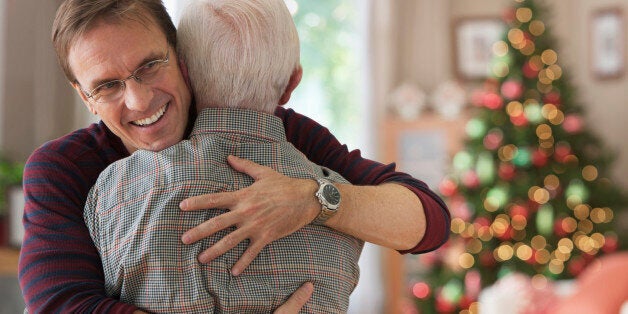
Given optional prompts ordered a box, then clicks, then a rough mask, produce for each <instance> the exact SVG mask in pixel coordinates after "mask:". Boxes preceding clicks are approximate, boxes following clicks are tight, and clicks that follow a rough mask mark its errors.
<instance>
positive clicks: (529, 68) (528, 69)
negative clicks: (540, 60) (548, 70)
mask: <svg viewBox="0 0 628 314" xmlns="http://www.w3.org/2000/svg"><path fill="white" fill-rule="evenodd" d="M521 70H522V72H523V75H524V76H525V77H527V78H529V79H533V78H536V77H537V75H539V69H537V68H536V66H535V65H534V64H533V63H531V62H530V61H528V62H526V63H525V64H524V65H523V68H522V69H521Z"/></svg>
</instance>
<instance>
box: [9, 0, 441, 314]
mask: <svg viewBox="0 0 628 314" xmlns="http://www.w3.org/2000/svg"><path fill="white" fill-rule="evenodd" d="M52 37H53V38H52V39H53V44H54V46H55V50H56V52H57V55H58V57H59V63H60V64H61V67H62V69H63V71H64V72H65V74H66V76H67V78H68V80H69V81H70V83H71V84H72V86H73V87H74V88H75V90H76V91H77V93H78V94H79V95H80V96H81V98H82V99H83V102H84V103H85V105H86V106H87V108H88V109H89V110H90V111H91V112H93V113H95V114H97V115H98V116H99V117H100V118H101V120H102V121H101V122H100V123H97V124H92V125H90V126H88V127H87V128H85V129H80V130H77V131H74V132H72V133H70V134H68V135H66V136H63V137H61V138H58V139H55V140H52V141H50V142H48V143H46V144H44V145H43V146H41V147H40V148H38V149H37V150H35V151H34V152H33V154H31V156H30V157H29V160H28V161H27V163H26V167H25V171H24V185H23V186H24V193H25V199H26V204H25V208H24V219H23V222H24V227H25V235H24V242H23V246H22V249H21V253H20V262H19V279H20V286H21V288H22V293H23V296H24V299H25V303H26V305H27V309H28V311H29V312H32V313H40V312H43V313H50V312H62V313H68V312H79V313H85V312H97V313H100V312H120V313H128V312H132V311H134V310H138V308H137V307H135V306H134V305H130V304H126V303H123V302H120V301H119V300H118V299H116V298H111V297H108V296H107V294H106V292H105V285H104V280H103V270H102V263H101V260H100V258H99V255H98V251H97V249H96V248H95V246H94V243H93V242H92V241H91V238H90V235H89V230H88V228H87V226H86V225H85V223H84V221H83V208H84V206H85V201H86V198H87V195H88V192H89V189H90V188H91V187H92V185H93V184H94V182H96V179H97V178H98V175H99V174H100V172H101V171H102V170H103V169H105V168H106V167H107V166H108V165H109V164H111V163H113V162H115V161H117V160H119V159H121V158H124V157H127V156H129V154H130V153H131V152H134V151H135V150H137V149H151V150H159V149H163V148H165V147H168V146H170V145H172V144H174V143H176V142H178V141H179V140H181V139H182V138H183V137H185V136H187V134H186V130H187V128H188V125H189V122H190V121H188V120H190V119H189V115H188V114H189V112H190V111H191V110H190V102H191V97H190V92H189V90H188V88H187V85H186V83H185V80H184V74H185V68H184V67H182V66H180V64H179V62H178V60H179V58H178V55H177V52H176V50H175V47H176V29H175V28H174V25H172V21H171V20H170V17H169V16H168V13H167V12H166V10H165V8H164V7H163V4H162V3H161V1H159V0H66V1H64V2H63V3H62V4H61V6H60V7H59V10H58V11H57V16H56V18H55V22H54V24H53V32H52ZM233 57H234V58H237V56H233ZM153 67H157V69H156V70H155V71H156V72H155V73H154V74H156V75H155V76H154V77H151V75H148V76H145V75H143V74H145V73H149V74H150V73H152V71H153V70H152V68H153ZM143 69H146V70H143ZM143 79H144V80H143ZM109 89H112V90H111V93H110V94H109V95H112V97H111V98H109V97H105V98H103V97H102V96H103V94H102V91H104V90H109ZM99 91H100V92H99ZM107 93H108V92H105V94H107ZM99 94H100V96H101V97H98V95H99ZM275 115H276V116H277V117H279V118H280V119H282V123H283V125H284V127H285V131H286V138H287V139H288V141H289V142H291V143H292V144H293V145H294V146H295V147H296V148H297V149H298V150H300V151H301V152H303V153H304V154H305V155H306V156H307V157H308V159H310V160H311V161H312V162H314V163H316V164H319V165H322V166H325V167H328V168H330V169H332V170H334V171H336V172H338V173H339V174H340V175H342V176H343V177H345V178H346V179H347V180H348V181H349V182H351V183H352V184H354V185H351V184H338V185H337V188H338V190H339V192H340V194H341V197H342V204H341V205H340V207H339V210H338V212H337V213H336V214H335V215H334V216H333V217H331V218H329V219H328V220H327V221H326V222H325V225H326V226H327V227H330V228H333V229H335V230H337V231H340V232H343V233H345V234H348V235H351V236H353V237H355V238H358V239H360V240H363V241H368V242H371V243H375V244H379V245H383V246H386V247H389V248H392V249H396V250H399V251H400V252H401V253H421V252H426V251H430V250H433V249H435V248H437V247H439V246H440V245H442V244H443V243H444V242H445V241H446V239H447V237H448V232H449V212H448V210H447V208H446V206H445V205H444V203H443V202H442V200H441V199H440V198H439V197H438V196H437V195H436V194H434V193H433V192H432V191H431V190H430V189H429V188H428V187H427V186H426V185H425V184H424V183H423V182H421V181H418V180H416V179H414V178H412V177H410V176H409V175H407V174H404V173H399V172H395V171H394V164H393V165H382V164H379V163H377V162H374V161H371V160H367V159H364V158H362V157H361V156H360V153H359V151H352V152H349V151H348V150H347V148H346V146H344V145H341V144H340V143H339V142H338V141H337V140H336V139H335V138H334V137H333V135H331V134H330V133H329V131H328V130H327V129H325V128H324V127H322V126H320V125H319V124H317V123H316V122H315V121H312V120H310V119H308V118H307V117H304V116H301V115H299V114H297V113H295V112H294V111H292V110H286V109H283V108H279V109H277V110H276V111H275ZM231 165H232V166H233V167H234V168H235V169H236V170H238V171H241V172H243V173H245V174H247V175H249V176H251V177H252V178H253V179H254V180H255V182H254V183H253V184H252V185H251V186H249V187H247V188H244V189H241V190H238V191H236V192H223V193H216V194H209V195H200V196H197V197H194V198H190V199H187V200H184V201H183V202H182V203H181V208H182V209H183V210H202V209H205V208H228V209H229V211H228V212H226V213H224V214H221V215H218V216H216V217H213V218H211V219H210V220H208V221H206V222H204V223H202V224H201V225H198V226H196V227H194V228H193V229H191V230H188V231H186V232H185V233H184V234H183V236H182V241H183V242H184V243H186V244H190V243H193V242H196V241H198V240H201V239H204V238H206V237H209V236H211V235H213V234H215V233H217V232H221V231H222V230H224V229H226V228H231V227H237V228H235V230H234V231H233V232H231V233H229V234H228V235H226V236H225V237H223V238H222V239H221V240H219V241H218V242H216V243H214V244H213V245H212V246H211V247H209V248H207V249H206V250H205V251H204V252H203V253H202V254H201V255H200V256H199V261H201V262H203V263H206V262H209V261H211V260H213V259H215V258H217V257H218V256H220V255H222V254H224V253H225V252H228V251H230V250H231V249H233V248H234V247H236V246H238V245H239V244H240V243H241V242H243V241H247V240H248V247H247V249H246V250H245V252H244V253H243V254H242V256H241V257H240V260H238V262H237V263H236V264H235V265H234V266H233V268H232V269H231V271H232V273H233V274H234V275H237V274H239V273H241V272H242V271H243V270H244V269H245V268H246V266H247V265H248V264H249V263H251V261H252V260H253V259H254V258H255V257H256V256H257V255H258V254H259V252H260V251H261V250H262V249H263V248H264V247H265V246H266V245H267V244H269V243H271V242H273V241H275V240H277V239H280V238H283V237H284V236H286V235H289V234H292V233H294V232H295V231H297V230H299V229H300V228H302V227H303V226H305V225H307V224H309V223H310V222H311V221H312V218H313V217H315V216H317V215H323V214H324V210H323V208H321V204H320V203H319V202H318V198H317V197H316V196H315V193H316V191H317V189H318V184H317V182H316V181H314V180H311V179H295V178H289V177H286V176H283V175H282V174H280V173H277V172H275V171H272V170H271V171H266V170H265V168H264V167H261V166H259V165H256V164H254V163H251V162H247V161H235V162H232V163H231ZM304 212H307V213H308V214H307V215H304V214H303V213H304ZM295 308H296V309H298V308H300V305H297V306H296V307H295Z"/></svg>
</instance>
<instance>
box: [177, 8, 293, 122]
mask: <svg viewBox="0 0 628 314" xmlns="http://www.w3.org/2000/svg"><path fill="white" fill-rule="evenodd" d="M177 36H178V44H177V45H178V49H177V50H178V51H179V54H180V57H181V58H183V60H184V62H185V63H186V65H187V67H188V73H189V75H190V80H191V84H192V90H193V92H194V96H195V98H196V105H197V108H198V109H199V110H200V109H202V108H207V107H236V108H248V109H254V110H258V111H263V112H268V113H272V112H274V109H275V107H276V106H277V104H278V103H279V99H280V98H281V95H282V94H283V92H284V90H285V89H286V86H287V84H288V81H289V79H290V76H291V74H292V72H293V71H294V70H295V69H297V67H298V66H299V62H300V61H299V38H298V34H297V30H296V27H295V25H294V22H293V20H292V16H291V15H290V12H289V11H288V8H287V7H286V5H285V3H284V1H283V0H198V1H194V2H193V3H191V4H190V5H189V6H188V7H187V8H186V9H185V10H184V12H183V14H182V16H181V20H180V22H179V27H178V34H177Z"/></svg>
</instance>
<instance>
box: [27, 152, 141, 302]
mask: <svg viewBox="0 0 628 314" xmlns="http://www.w3.org/2000/svg"><path fill="white" fill-rule="evenodd" d="M84 168H85V167H83V166H81V167H79V165H77V164H74V163H71V162H69V161H68V160H67V159H66V158H64V157H63V156H61V155H59V154H58V153H55V152H54V151H46V150H42V149H39V150H37V151H35V152H34V153H33V155H31V157H30V158H29V160H28V161H27V163H26V167H25V170H24V182H23V187H24V195H25V207H24V217H23V224H24V228H25V236H24V242H23V245H22V249H21V252H20V260H19V281H20V287H21V289H22V294H23V296H24V301H25V303H26V306H27V310H28V312H29V313H132V312H133V311H134V310H136V309H137V308H136V307H135V306H132V305H129V304H125V303H122V302H120V301H118V300H116V299H113V298H108V297H107V296H106V294H105V284H104V277H103V273H102V265H101V261H100V256H99V255H98V252H97V250H96V248H95V247H94V244H93V243H92V241H91V238H90V235H89V231H88V229H87V227H86V225H85V224H84V221H83V202H84V201H85V196H86V195H87V191H88V190H89V188H90V187H91V184H92V183H91V182H89V180H88V179H86V177H87V176H85V175H83V173H84V172H83V171H84V170H85V169H84Z"/></svg>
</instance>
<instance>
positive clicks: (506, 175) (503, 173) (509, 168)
mask: <svg viewBox="0 0 628 314" xmlns="http://www.w3.org/2000/svg"><path fill="white" fill-rule="evenodd" d="M516 174H517V172H516V168H515V166H514V165H513V164H511V163H506V162H503V163H501V164H499V168H498V170H497V175H498V176H499V177H500V178H501V179H502V180H504V181H510V180H512V179H513V178H514V177H515V175H516Z"/></svg>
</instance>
